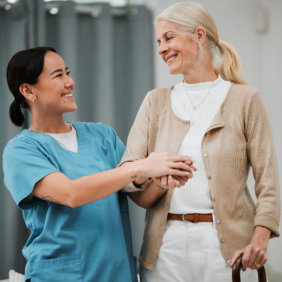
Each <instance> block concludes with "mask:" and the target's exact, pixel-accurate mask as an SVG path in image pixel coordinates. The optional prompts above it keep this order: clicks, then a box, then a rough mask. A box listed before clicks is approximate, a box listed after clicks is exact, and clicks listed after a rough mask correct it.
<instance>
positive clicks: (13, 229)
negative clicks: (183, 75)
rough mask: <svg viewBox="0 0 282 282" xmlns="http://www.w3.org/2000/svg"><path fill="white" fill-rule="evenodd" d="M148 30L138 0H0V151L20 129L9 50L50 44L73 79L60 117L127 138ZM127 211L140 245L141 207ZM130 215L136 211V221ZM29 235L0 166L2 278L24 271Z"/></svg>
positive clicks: (141, 89) (144, 84)
mask: <svg viewBox="0 0 282 282" xmlns="http://www.w3.org/2000/svg"><path fill="white" fill-rule="evenodd" d="M152 31H153V27H152V15H151V13H150V11H149V10H148V9H147V8H146V7H144V6H141V5H140V6H126V7H118V8H117V7H115V8H114V7H111V6H110V5H109V4H106V3H103V4H100V3H99V4H98V3H96V4H87V5H86V4H85V5H81V4H80V5H78V4H75V3H74V2H73V1H52V2H47V3H46V2H44V1H43V0H19V1H17V2H16V3H14V4H9V3H8V2H7V1H2V0H0V95H1V103H0V117H1V123H0V150H1V153H2V151H3V148H4V146H5V144H6V143H7V142H8V140H9V139H11V138H12V137H13V136H15V135H16V134H17V133H18V132H19V131H20V130H21V129H19V128H16V127H15V126H13V125H12V123H11V122H10V120H9V117H8V110H9V105H10V103H11V102H12V95H11V94H10V93H9V91H8V88H7V85H6V75H5V69H6V66H7V62H8V60H9V58H10V57H11V55H12V54H13V53H15V52H16V51H18V50H21V49H24V48H29V47H34V46H39V45H41V46H42V45H45V46H52V47H54V48H55V49H56V50H57V52H58V53H59V54H60V55H62V57H63V58H64V60H65V62H66V64H67V66H68V67H69V68H70V70H71V75H72V77H73V78H74V80H75V83H76V85H75V90H74V95H75V99H76V101H77V104H78V110H77V111H76V112H74V113H68V114H66V116H65V119H66V120H79V121H90V122H92V121H102V122H104V123H106V124H109V125H111V126H112V127H114V128H115V130H116V131H117V133H118V135H119V136H120V137H121V139H122V140H123V141H124V142H125V141H126V137H127V135H128V131H129V129H130V126H131V124H132V122H133V120H134V117H135V115H136V112H137V110H138V108H139V106H140V104H141V101H142V99H143V98H144V96H145V94H146V92H147V91H148V90H150V89H152V88H153V86H154V85H153V83H154V75H153V74H154V69H153V35H152ZM26 115H27V117H28V119H29V122H30V115H29V114H28V112H27V113H26ZM29 122H27V124H26V126H25V127H27V126H28V124H29ZM1 163H2V162H1ZM131 217H132V219H133V220H132V222H134V223H133V226H132V230H133V237H136V238H134V245H135V249H139V246H140V243H141V236H142V232H143V230H142V229H143V226H142V221H143V212H142V211H141V210H140V209H138V208H135V207H134V206H133V205H132V204H131ZM136 217H137V218H139V217H141V218H142V220H141V225H140V224H139V225H138V223H136V220H134V218H136ZM140 232H141V235H140ZM27 237H28V230H27V229H26V228H25V225H24V223H23V220H22V215H21V212H20V211H19V210H18V208H17V207H16V205H15V203H14V201H13V200H12V198H11V196H10V194H9V193H8V192H7V190H6V188H5V187H4V183H3V172H2V166H1V169H0V279H4V278H7V276H8V271H9V269H15V270H16V271H19V272H22V273H23V272H24V265H25V260H24V258H23V256H22V254H21V249H22V247H23V245H24V244H25V241H26V239H27Z"/></svg>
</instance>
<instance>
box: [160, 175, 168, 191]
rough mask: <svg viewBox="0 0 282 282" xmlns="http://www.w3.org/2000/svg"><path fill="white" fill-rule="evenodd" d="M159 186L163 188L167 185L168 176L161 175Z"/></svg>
mask: <svg viewBox="0 0 282 282" xmlns="http://www.w3.org/2000/svg"><path fill="white" fill-rule="evenodd" d="M161 186H162V187H164V188H167V187H168V176H167V175H166V176H162V177H161Z"/></svg>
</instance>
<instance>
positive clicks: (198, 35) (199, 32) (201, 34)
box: [194, 26, 207, 45]
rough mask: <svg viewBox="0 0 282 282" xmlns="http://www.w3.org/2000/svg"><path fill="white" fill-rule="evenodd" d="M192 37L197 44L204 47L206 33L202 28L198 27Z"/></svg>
mask: <svg viewBox="0 0 282 282" xmlns="http://www.w3.org/2000/svg"><path fill="white" fill-rule="evenodd" d="M194 36H195V39H196V41H197V42H198V43H200V44H201V45H204V43H205V41H206V38H207V32H206V30H205V29H204V28H203V27H202V26H198V27H197V28H196V29H195V31H194Z"/></svg>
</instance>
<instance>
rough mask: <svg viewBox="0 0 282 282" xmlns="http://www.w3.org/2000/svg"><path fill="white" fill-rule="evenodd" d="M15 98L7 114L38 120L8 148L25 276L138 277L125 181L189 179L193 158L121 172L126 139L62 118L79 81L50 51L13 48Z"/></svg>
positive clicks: (140, 164) (152, 160)
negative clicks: (24, 232) (23, 229)
mask: <svg viewBox="0 0 282 282" xmlns="http://www.w3.org/2000/svg"><path fill="white" fill-rule="evenodd" d="M7 80H8V85H9V88H10V90H11V92H12V94H13V96H14V101H13V102H12V104H11V107H10V118H11V120H12V122H13V123H14V124H15V125H18V126H21V125H23V123H24V116H23V114H22V109H21V108H22V107H25V108H29V109H30V111H31V116H32V122H31V125H30V127H29V129H25V130H23V131H22V132H21V133H20V134H19V135H17V136H16V137H14V138H13V139H12V140H11V141H10V142H9V143H8V144H7V146H6V147H5V150H4V155H3V167H4V174H5V184H6V186H7V188H8V189H9V191H10V192H11V194H12V196H13V198H14V200H15V202H16V204H17V205H18V206H19V208H20V209H22V212H23V216H24V220H25V223H26V226H27V227H28V228H29V229H30V231H31V235H30V237H29V239H28V241H27V243H26V245H25V247H24V249H23V254H24V256H25V258H26V260H27V264H26V270H25V279H26V281H40V282H42V281H68V282H71V281H73V282H78V281H85V282H86V281H87V282H93V281H97V282H112V281H115V282H118V281H119V282H125V281H127V282H129V281H137V277H136V270H135V265H134V260H133V256H132V247H131V234H130V229H129V217H128V206H127V199H126V194H124V193H118V192H119V190H120V189H121V188H123V186H125V185H127V184H128V183H130V182H131V181H133V180H135V181H137V182H140V179H143V178H147V177H159V176H162V175H167V174H173V175H178V176H180V177H181V178H180V179H179V181H177V180H175V181H173V182H172V181H171V183H170V186H171V187H172V188H173V187H174V186H175V185H178V186H179V185H181V184H182V185H183V184H184V183H185V182H186V181H187V179H188V176H189V177H190V174H189V172H190V171H191V170H192V169H191V167H190V165H191V161H190V159H189V158H188V157H185V156H179V155H175V154H169V153H159V154H151V155H150V156H149V157H148V158H146V159H142V160H141V159H140V160H138V161H136V162H132V163H130V164H128V165H127V166H124V167H118V168H115V167H116V166H117V165H118V163H119V161H120V158H121V156H122V154H123V152H124V145H123V144H122V142H121V141H120V139H119V138H118V137H117V135H116V133H115V132H114V130H113V129H112V128H110V127H109V126H106V125H104V124H102V123H82V122H72V123H68V122H65V121H64V119H63V114H64V113H66V112H71V111H75V110H76V108H77V106H76V103H75V101H74V97H73V95H72V91H73V88H74V81H73V80H72V78H71V76H70V72H69V69H68V68H67V67H66V65H65V63H64V61H63V59H62V58H61V56H59V55H58V54H57V53H56V51H55V50H54V49H53V48H48V47H37V48H32V49H27V50H23V51H20V52H18V53H16V54H15V55H14V56H13V57H12V58H11V60H10V62H9V64H8V67H7Z"/></svg>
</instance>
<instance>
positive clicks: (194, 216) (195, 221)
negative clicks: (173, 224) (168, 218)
mask: <svg viewBox="0 0 282 282" xmlns="http://www.w3.org/2000/svg"><path fill="white" fill-rule="evenodd" d="M187 214H188V213H186V214H183V215H182V221H190V222H193V223H197V222H198V221H199V220H198V219H199V214H197V213H194V214H193V219H191V220H186V219H185V215H187Z"/></svg>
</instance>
